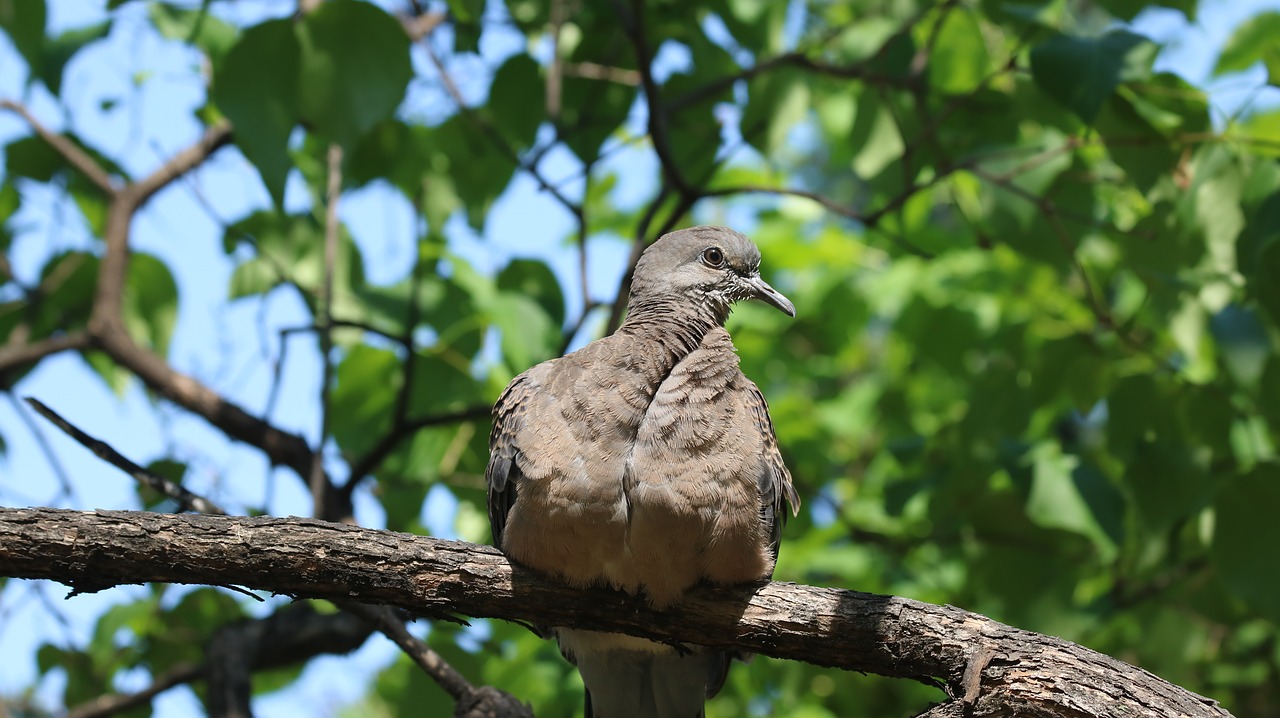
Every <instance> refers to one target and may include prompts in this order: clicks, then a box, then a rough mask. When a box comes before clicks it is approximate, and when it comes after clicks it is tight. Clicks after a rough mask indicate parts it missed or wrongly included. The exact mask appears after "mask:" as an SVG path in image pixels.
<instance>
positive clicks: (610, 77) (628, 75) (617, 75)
mask: <svg viewBox="0 0 1280 718" xmlns="http://www.w3.org/2000/svg"><path fill="white" fill-rule="evenodd" d="M564 74H565V76H566V77H581V78H582V79H584V80H603V81H605V82H616V83H618V84H619V85H629V86H631V87H635V86H637V85H639V84H640V73H639V72H636V71H635V70H628V69H627V68H625V67H609V66H608V65H601V64H599V63H595V62H566V63H564Z"/></svg>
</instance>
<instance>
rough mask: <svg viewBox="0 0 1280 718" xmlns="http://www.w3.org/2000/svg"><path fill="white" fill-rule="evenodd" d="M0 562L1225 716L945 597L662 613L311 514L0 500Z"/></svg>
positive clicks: (790, 589) (1078, 701)
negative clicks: (240, 588) (17, 504)
mask: <svg viewBox="0 0 1280 718" xmlns="http://www.w3.org/2000/svg"><path fill="white" fill-rule="evenodd" d="M0 575H3V576H10V577H15V578H40V579H51V580H56V581H60V582H63V583H65V584H68V585H70V586H72V587H74V588H75V589H76V590H77V591H79V592H84V591H94V590H101V589H104V588H108V587H111V586H114V585H119V584H126V583H143V582H154V581H159V582H168V583H209V584H240V585H246V586H252V587H254V588H257V589H260V590H266V591H273V592H276V593H281V594H286V595H291V596H296V597H314V598H330V599H335V600H357V601H361V602H364V603H383V604H388V605H393V606H398V607H401V608H404V609H407V610H410V611H416V612H420V613H441V612H455V613H462V614H466V615H471V616H477V617H489V618H504V619H516V620H522V621H526V622H531V623H536V624H541V625H569V626H575V627H578V628H585V629H593V630H608V631H617V632H622V633H627V634H631V635H635V636H643V637H647V638H651V639H656V640H661V641H667V642H672V641H676V642H683V643H695V644H701V645H708V646H714V647H719V648H737V649H742V650H746V651H750V652H753V653H761V654H764V655H768V656H772V657H775V658H789V659H792V660H803V661H807V662H810V663H814V664H818V665H824V666H835V667H840V668H845V669H849V670H858V671H864V672H870V673H877V674H880V675H885V676H891V677H898V678H911V679H928V678H936V679H940V680H941V681H942V682H943V683H944V684H945V686H946V687H947V691H948V694H949V695H950V696H951V697H952V700H953V701H964V702H965V703H966V704H967V706H966V707H968V708H969V711H968V712H967V715H971V716H979V717H980V716H1007V715H1020V716H1071V717H1073V718H1079V717H1082V716H1116V717H1117V718H1118V717H1119V716H1134V715H1152V716H1159V715H1177V716H1192V717H1201V716H1205V717H1208V716H1214V717H1217V718H1221V717H1223V716H1228V715H1230V714H1229V713H1227V711H1225V710H1224V709H1222V708H1221V707H1220V706H1218V705H1217V703H1216V702H1214V701H1212V700H1209V699H1206V698H1203V697H1201V696H1198V695H1196V694H1194V693H1191V692H1189V691H1185V690H1183V689H1181V688H1178V687H1177V686H1174V685H1172V684H1170V683H1167V682H1165V681H1162V680H1160V679H1159V678H1157V677H1155V676H1153V675H1151V674H1150V673H1148V672H1146V671H1144V670H1142V669H1140V668H1136V667H1134V666H1130V665H1128V664H1126V663H1123V662H1121V661H1118V660H1116V659H1113V658H1110V657H1108V656H1105V655H1102V654H1100V653H1097V652H1095V651H1091V650H1089V649H1087V648H1084V647H1082V646H1078V645H1075V644H1072V643H1070V642H1067V641H1064V640H1061V639H1057V638H1053V637H1050V636H1044V635H1040V634H1035V633H1030V632H1028V631H1022V630H1019V629H1016V628H1012V627H1010V626H1006V625H1004V624H1001V623H998V622H996V621H993V620H991V619H989V618H986V617H984V616H980V615H977V614H974V613H969V612H967V611H964V610H961V609H959V608H955V607H953V606H934V605H931V604H927V603H922V602H919V601H913V600H911V599H907V598H900V597H895V596H879V595H874V594H867V593H860V592H856V591H847V590H841V589H835V588H816V587H812V586H800V585H794V584H785V583H776V582H774V583H766V584H762V585H748V586H739V587H731V588H725V587H701V588H698V589H696V590H694V591H693V592H691V593H690V595H689V596H687V597H686V598H685V600H683V601H682V602H681V603H680V604H678V605H677V606H676V607H674V608H672V609H671V610H668V611H662V612H660V611H655V610H653V609H651V608H649V607H648V606H646V605H645V604H644V602H643V601H642V600H638V599H635V598H633V597H630V596H627V595H625V594H621V593H617V592H613V591H608V590H603V589H598V590H578V589H571V588H568V587H565V586H562V585H560V584H558V583H555V582H552V581H548V580H546V579H543V578H541V577H540V576H538V575H535V574H533V573H531V572H529V571H527V570H525V569H522V568H519V567H513V566H512V565H511V564H509V563H508V562H507V561H506V559H505V558H504V557H503V556H502V555H501V554H500V553H498V552H497V551H496V550H494V549H492V548H489V547H483V546H475V545H471V544H466V543H461V542H454V541H441V540H438V539H432V538H426V537H421V536H412V535H409V534H402V533H393V532H387V531H374V530H370V529H361V528H356V527H353V526H347V525H343V524H333V523H326V522H322V521H316V520H311V519H277V518H226V517H217V516H193V515H169V514H151V513H145V512H130V511H119V512H105V511H104V512H79V511H66V510H60V509H0ZM984 663H985V664H986V667H985V668H982V667H981V666H982V664H984ZM975 685H976V688H975Z"/></svg>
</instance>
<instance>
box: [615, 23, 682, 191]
mask: <svg viewBox="0 0 1280 718" xmlns="http://www.w3.org/2000/svg"><path fill="white" fill-rule="evenodd" d="M613 4H614V8H615V9H616V11H617V14H618V19H619V20H620V22H621V24H622V29H623V31H624V32H626V34H627V36H628V38H630V40H631V44H632V46H633V48H634V49H635V53H636V66H637V67H638V68H639V72H640V87H641V88H642V89H643V90H644V96H645V104H646V105H648V110H649V111H648V115H649V117H648V123H649V137H650V138H651V139H652V140H653V151H654V153H656V154H657V155H658V162H659V164H661V166H662V174H663V176H664V177H665V178H666V180H667V181H668V182H670V183H671V186H672V187H673V188H674V189H675V190H676V191H677V192H679V193H680V194H681V195H690V194H695V191H694V188H693V186H692V185H691V184H690V183H689V181H688V180H687V179H685V176H684V172H683V171H682V170H681V169H680V163H679V162H678V161H677V160H676V157H675V155H674V154H673V153H672V151H671V141H670V139H669V137H668V135H667V108H666V106H665V105H663V103H662V95H661V93H660V92H659V90H658V83H657V82H656V81H655V80H654V79H653V68H652V63H653V54H652V52H651V50H650V48H649V39H648V37H647V35H646V34H645V29H644V9H645V8H644V5H645V3H644V0H635V2H633V3H632V6H631V9H630V10H628V8H627V7H626V5H624V4H623V0H614V2H613Z"/></svg>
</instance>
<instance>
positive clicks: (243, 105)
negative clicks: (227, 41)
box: [213, 20, 302, 207]
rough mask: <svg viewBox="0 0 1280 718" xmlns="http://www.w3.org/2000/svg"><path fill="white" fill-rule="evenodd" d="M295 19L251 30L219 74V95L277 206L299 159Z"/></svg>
mask: <svg viewBox="0 0 1280 718" xmlns="http://www.w3.org/2000/svg"><path fill="white" fill-rule="evenodd" d="M300 52H301V51H300V49H299V45H298V40H297V38H296V36H295V35H294V29H293V23H292V22H290V21H288V20H270V21H268V22H264V23H262V24H261V25H255V26H254V27H251V28H249V29H248V30H245V32H244V34H243V35H242V36H241V37H240V40H239V41H238V42H237V43H236V44H235V46H234V47H232V48H231V50H230V51H229V52H227V54H226V57H225V58H223V61H222V62H221V64H219V65H218V67H217V69H216V70H215V72H214V76H213V100H214V102H216V103H217V105H218V108H219V109H220V110H222V113H223V114H224V115H226V116H227V118H228V119H230V120H231V124H232V125H233V126H234V128H235V134H234V137H235V142H236V145H237V146H238V147H239V148H240V150H241V151H242V152H244V156H245V158H246V159H248V160H249V161H250V162H252V163H253V166H254V167H256V168H258V173H259V174H260V175H262V182H263V184H265V185H266V186H267V191H268V192H269V193H270V194H271V199H272V200H273V201H274V202H275V204H276V207H282V206H283V205H284V185H285V179H286V178H287V177H288V174H289V170H290V169H291V168H292V166H293V162H292V161H291V160H290V159H289V153H288V145H289V135H290V134H291V133H292V132H293V128H294V126H296V125H297V124H298V120H299V118H300V114H299V113H300V109H299V108H300V104H299V99H298V85H299V81H300V80H301V79H302V78H301V76H300V69H299V68H300V67H301V61H300V60H299V53H300Z"/></svg>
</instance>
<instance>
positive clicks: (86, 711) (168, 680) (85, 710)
mask: <svg viewBox="0 0 1280 718" xmlns="http://www.w3.org/2000/svg"><path fill="white" fill-rule="evenodd" d="M203 675H204V666H197V665H192V664H190V663H181V664H178V665H176V666H174V667H173V668H170V669H169V670H167V671H165V672H164V673H161V674H160V675H159V676H157V677H156V679H155V680H153V681H152V682H151V685H149V686H147V687H146V688H143V689H142V690H140V691H138V692H137V693H110V694H107V695H101V696H98V697H97V698H94V699H93V700H91V701H89V702H87V703H81V704H80V705H78V706H76V707H75V708H72V709H71V710H69V711H67V714H66V716H64V718H106V716H110V715H115V714H116V713H123V712H124V711H127V710H130V709H132V708H138V707H140V706H145V705H150V704H151V699H153V698H155V697H156V696H158V695H160V694H161V693H164V692H165V691H167V690H169V689H170V688H173V687H175V686H180V685H182V684H184V683H190V682H191V681H194V680H196V679H197V678H200V677H202V676H203Z"/></svg>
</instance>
